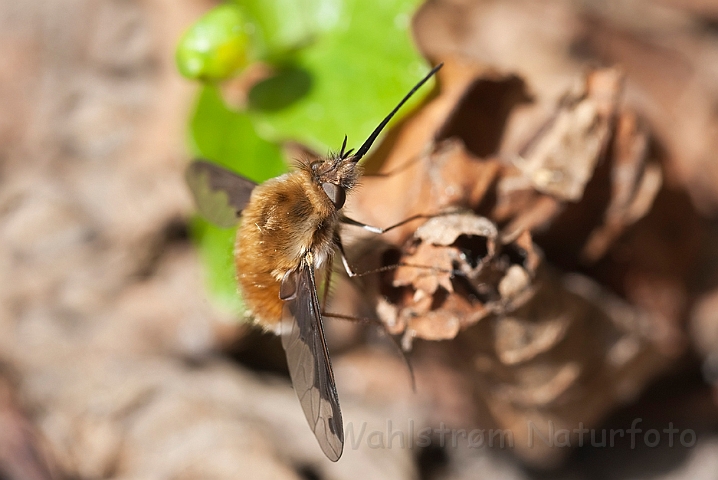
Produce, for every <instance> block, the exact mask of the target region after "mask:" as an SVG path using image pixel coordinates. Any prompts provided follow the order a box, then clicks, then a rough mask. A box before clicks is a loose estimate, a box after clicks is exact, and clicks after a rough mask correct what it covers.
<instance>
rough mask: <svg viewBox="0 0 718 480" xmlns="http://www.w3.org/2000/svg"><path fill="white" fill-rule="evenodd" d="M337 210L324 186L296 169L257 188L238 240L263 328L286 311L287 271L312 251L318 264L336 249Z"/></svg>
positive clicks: (240, 266)
mask: <svg viewBox="0 0 718 480" xmlns="http://www.w3.org/2000/svg"><path fill="white" fill-rule="evenodd" d="M337 227H338V215H337V213H336V209H335V208H334V207H333V205H332V204H331V202H330V201H329V199H328V198H327V197H326V194H324V192H322V191H321V187H320V186H319V185H317V184H316V182H314V181H313V180H312V177H311V175H310V174H309V173H308V172H307V171H305V170H296V171H294V172H291V173H287V174H285V175H282V176H280V177H277V178H274V179H272V180H269V181H267V182H265V183H264V184H262V185H260V186H258V187H256V188H255V190H254V192H253V193H252V197H251V199H250V201H249V204H248V205H247V207H246V208H245V209H244V211H243V212H242V223H241V225H240V227H239V230H238V232H237V240H236V243H235V262H236V267H237V279H238V283H239V287H240V289H241V293H242V297H243V299H244V302H245V304H246V305H247V307H248V309H249V311H250V313H251V314H252V315H254V317H255V319H256V321H257V322H258V323H259V324H261V325H262V326H264V327H265V328H270V329H271V328H273V327H274V326H276V324H277V323H278V322H279V321H280V319H281V317H282V308H283V302H282V301H281V300H280V298H279V288H280V284H281V280H282V278H283V277H284V274H285V273H287V272H288V271H290V270H294V269H296V268H298V267H299V265H300V264H301V262H302V259H303V258H305V256H306V255H307V253H309V252H311V253H312V256H313V258H314V266H315V267H319V266H320V264H321V262H323V261H324V260H325V259H326V258H327V256H328V255H331V254H332V249H333V236H334V234H335V231H336V229H337Z"/></svg>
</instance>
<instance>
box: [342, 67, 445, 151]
mask: <svg viewBox="0 0 718 480" xmlns="http://www.w3.org/2000/svg"><path fill="white" fill-rule="evenodd" d="M443 66H444V64H443V63H440V64H438V65H437V66H435V67H434V68H432V69H431V71H430V72H429V73H428V74H427V75H426V76H425V77H424V78H422V79H421V80H420V81H419V83H417V84H416V85H414V88H412V89H411V91H409V93H407V94H406V96H405V97H404V98H403V99H402V100H401V102H399V104H398V105H397V106H396V107H394V110H392V111H391V113H389V115H387V116H386V118H384V120H382V121H381V123H380V124H379V126H378V127H376V128H375V129H374V131H373V132H371V135H369V138H367V139H366V141H365V142H364V143H363V144H362V146H361V147H359V150H357V153H355V154H354V158H353V159H352V160H353V161H354V162H358V161H359V160H361V159H362V157H363V156H364V155H366V153H367V152H368V151H369V149H370V148H371V145H372V144H373V143H374V140H376V138H377V137H378V136H379V134H380V133H381V131H382V130H384V127H386V124H387V123H389V121H390V120H391V119H392V117H393V116H394V115H395V114H396V112H398V111H399V109H400V108H401V107H402V106H403V105H404V104H405V103H406V101H407V100H409V99H410V98H411V96H412V95H414V93H415V92H416V91H417V90H418V89H419V88H421V86H422V85H424V83H426V81H427V80H429V79H430V78H431V77H432V76H433V75H434V74H435V73H436V72H438V71H439V69H440V68H441V67H443ZM344 143H346V136H345V137H344ZM342 151H344V147H342Z"/></svg>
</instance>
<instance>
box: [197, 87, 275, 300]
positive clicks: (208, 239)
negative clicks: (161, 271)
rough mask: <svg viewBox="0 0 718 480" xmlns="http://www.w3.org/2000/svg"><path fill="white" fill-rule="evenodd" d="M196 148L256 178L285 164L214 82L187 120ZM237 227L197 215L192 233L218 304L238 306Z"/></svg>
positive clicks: (271, 173) (265, 176)
mask: <svg viewBox="0 0 718 480" xmlns="http://www.w3.org/2000/svg"><path fill="white" fill-rule="evenodd" d="M190 134H191V139H192V143H193V150H194V153H195V154H196V155H198V156H200V157H203V158H206V159H208V160H212V161H214V162H216V163H218V164H220V165H223V166H225V167H227V168H229V169H231V170H233V171H235V172H237V173H239V174H241V175H244V176H245V177H247V178H250V179H252V180H254V181H256V182H263V181H264V180H266V179H268V178H272V177H276V176H277V175H280V174H282V173H284V172H285V171H286V170H287V166H286V164H285V163H284V161H283V159H282V155H281V150H280V148H279V147H278V146H277V145H275V144H273V143H270V142H267V141H266V140H263V139H261V138H260V137H259V136H257V133H256V132H255V130H254V127H253V125H252V122H251V120H250V119H249V117H248V116H247V114H246V113H241V112H235V111H232V110H229V109H228V108H227V107H226V106H225V105H224V103H222V100H221V98H220V96H219V92H218V91H217V89H216V88H215V87H212V86H205V87H204V88H203V90H202V92H201V94H200V96H199V101H198V103H197V107H196V109H195V112H194V115H193V117H192V120H191V122H190ZM235 235H236V228H230V229H223V228H219V227H216V226H214V225H212V224H210V223H209V222H207V221H206V220H204V219H202V218H200V217H196V218H195V219H194V220H193V222H192V236H193V238H194V239H195V241H196V243H197V244H198V247H199V251H200V255H201V256H202V259H203V263H204V265H205V268H206V275H207V283H208V286H209V289H210V291H211V292H212V293H213V295H214V296H215V297H217V299H218V303H219V305H220V306H221V307H223V308H227V309H230V310H231V311H234V312H241V311H242V302H241V299H240V298H239V293H238V289H237V281H236V275H235V269H234V260H233V258H234V237H235Z"/></svg>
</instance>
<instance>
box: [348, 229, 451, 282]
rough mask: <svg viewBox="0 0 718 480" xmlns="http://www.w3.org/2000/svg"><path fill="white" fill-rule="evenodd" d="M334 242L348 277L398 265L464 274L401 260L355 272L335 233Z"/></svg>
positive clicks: (384, 269)
mask: <svg viewBox="0 0 718 480" xmlns="http://www.w3.org/2000/svg"><path fill="white" fill-rule="evenodd" d="M334 244H335V245H336V247H337V250H339V256H340V257H341V259H342V265H343V266H344V270H345V271H346V272H347V275H348V276H349V277H350V278H354V277H364V276H366V275H371V274H374V273H381V272H388V271H390V270H395V269H397V268H399V267H411V268H422V269H425V270H431V271H432V272H439V273H449V274H451V275H464V272H462V271H461V270H448V269H445V268H438V267H432V266H430V265H413V264H411V263H401V262H400V263H395V264H393V265H384V266H383V267H379V268H373V269H371V270H367V271H364V272H357V271H355V270H354V268H353V267H352V266H351V265H349V259H348V258H347V255H346V253H345V252H344V245H342V240H341V238H340V237H339V235H336V236H335V237H334Z"/></svg>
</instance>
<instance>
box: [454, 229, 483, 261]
mask: <svg viewBox="0 0 718 480" xmlns="http://www.w3.org/2000/svg"><path fill="white" fill-rule="evenodd" d="M454 246H455V247H456V248H457V249H458V250H459V251H460V252H461V254H462V255H463V256H464V259H465V260H466V261H467V262H468V264H469V265H471V268H476V267H477V266H478V265H479V263H481V260H483V259H484V258H485V257H486V255H488V253H489V247H488V239H487V238H486V237H480V236H478V235H459V238H457V239H456V241H455V242H454Z"/></svg>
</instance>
